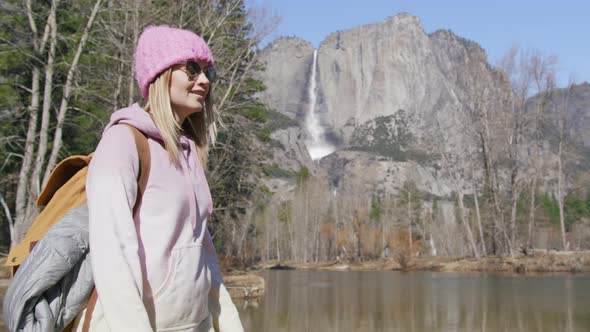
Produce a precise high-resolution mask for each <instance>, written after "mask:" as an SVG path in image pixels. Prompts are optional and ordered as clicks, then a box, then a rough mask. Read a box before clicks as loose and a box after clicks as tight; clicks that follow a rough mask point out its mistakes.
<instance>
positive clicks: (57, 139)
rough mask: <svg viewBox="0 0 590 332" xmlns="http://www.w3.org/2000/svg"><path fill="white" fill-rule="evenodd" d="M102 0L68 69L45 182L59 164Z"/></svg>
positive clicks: (98, 1) (93, 9)
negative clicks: (76, 86)
mask: <svg viewBox="0 0 590 332" xmlns="http://www.w3.org/2000/svg"><path fill="white" fill-rule="evenodd" d="M101 2H102V0H96V2H95V3H94V7H93V8H92V13H91V14H90V18H88V22H87V23H86V27H85V28H84V33H83V34H82V38H81V39H80V42H79V43H78V49H77V50H76V55H74V60H73V61H72V64H71V65H70V69H69V70H68V75H67V78H66V83H65V85H64V90H63V95H62V98H61V104H60V106H59V113H58V115H57V126H56V128H55V133H54V136H53V146H52V149H51V156H50V157H49V162H48V163H47V168H46V169H45V176H43V183H44V184H45V182H47V179H48V178H49V175H50V174H51V171H52V170H53V168H54V167H55V165H56V164H57V157H58V156H59V150H60V149H61V145H62V131H63V125H64V121H65V118H66V112H67V110H68V103H69V101H70V94H71V92H72V86H73V83H74V75H75V74H76V72H77V70H78V62H79V60H80V56H81V55H82V51H83V50H84V46H86V41H87V40H88V36H89V35H90V30H91V29H92V25H93V24H94V19H95V18H96V14H97V13H98V10H99V8H100V5H101Z"/></svg>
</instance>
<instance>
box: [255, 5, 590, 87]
mask: <svg viewBox="0 0 590 332" xmlns="http://www.w3.org/2000/svg"><path fill="white" fill-rule="evenodd" d="M250 3H255V4H256V6H258V7H264V8H266V9H267V10H269V11H270V12H272V13H274V14H276V15H278V16H279V17H281V22H280V24H279V26H278V28H277V30H276V31H275V32H274V33H273V34H272V35H271V36H270V37H269V38H267V39H265V40H264V41H263V45H265V44H267V43H268V42H270V41H272V40H274V39H275V38H277V37H279V36H297V37H301V38H303V39H305V40H307V41H309V42H311V43H312V44H313V45H314V46H316V47H317V46H318V45H319V44H320V42H321V41H322V40H323V39H324V38H325V37H326V36H327V35H328V34H330V33H331V32H334V31H337V30H345V29H350V28H353V27H355V26H359V25H363V24H368V23H375V22H381V21H383V19H385V18H386V17H388V16H393V15H395V14H397V13H401V12H406V13H410V14H413V15H416V16H418V17H420V20H421V22H422V26H423V27H424V30H425V31H426V32H433V31H435V30H437V29H450V30H452V31H453V32H454V33H456V34H458V35H460V36H462V37H465V38H468V39H471V40H473V41H475V42H477V43H479V44H480V45H481V46H482V47H483V48H484V49H485V50H486V52H487V54H488V59H489V61H490V62H492V63H494V62H495V61H496V60H497V59H498V58H500V57H501V56H502V55H503V54H505V53H506V51H507V50H508V49H509V48H510V47H511V45H513V44H515V43H516V44H518V45H519V46H521V47H523V48H526V49H537V50H539V51H541V52H543V53H544V54H547V55H549V54H552V55H556V56H557V57H558V59H559V63H558V67H557V69H558V78H559V84H560V85H561V86H563V85H565V84H567V82H568V79H569V78H570V76H571V75H573V78H574V80H575V82H578V83H580V82H583V81H588V82H590V1H586V0H579V1H575V0H559V1H557V0H555V1H548V0H537V1H533V0H520V1H519V0H512V1H508V0H495V1H492V0H472V1H467V0H447V1H444V0H439V1H435V0H429V1H426V0H422V1H418V0H415V1H410V0H389V1H386V0H360V1H359V0H357V1H351V0H341V1H337V0H315V1H314V0H250Z"/></svg>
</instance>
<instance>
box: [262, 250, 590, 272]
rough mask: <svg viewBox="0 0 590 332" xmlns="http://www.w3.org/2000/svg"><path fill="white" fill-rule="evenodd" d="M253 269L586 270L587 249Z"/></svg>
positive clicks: (273, 264)
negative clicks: (511, 255)
mask: <svg viewBox="0 0 590 332" xmlns="http://www.w3.org/2000/svg"><path fill="white" fill-rule="evenodd" d="M256 270H258V271H260V270H327V271H407V272H410V271H431V272H485V273H490V272H501V273H517V274H544V273H547V274H553V273H572V274H575V273H590V252H544V253H535V254H533V255H527V256H524V255H520V256H515V257H510V256H506V257H505V256H487V257H481V258H474V257H443V256H419V257H413V258H406V259H404V260H401V262H400V260H399V259H398V260H395V259H392V258H389V259H383V260H371V261H363V262H338V261H331V262H317V263H302V262H294V261H281V262H279V261H268V262H262V263H259V264H258V265H257V266H256Z"/></svg>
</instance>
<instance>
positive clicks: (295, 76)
mask: <svg viewBox="0 0 590 332" xmlns="http://www.w3.org/2000/svg"><path fill="white" fill-rule="evenodd" d="M313 52H314V49H313V47H312V46H311V45H310V44H309V43H307V42H305V41H303V40H301V39H298V38H282V39H279V40H277V41H275V42H274V43H272V44H270V45H269V46H268V47H266V48H265V49H264V50H262V51H261V52H260V59H261V61H262V62H263V64H264V65H265V69H264V70H263V71H262V72H261V73H260V78H261V79H262V80H263V82H264V83H265V85H266V86H267V90H266V91H264V92H263V93H261V95H260V99H261V100H262V101H264V102H265V103H267V105H269V106H270V107H271V108H273V109H274V110H276V111H279V112H281V113H283V114H285V115H287V116H289V117H290V118H293V119H298V120H302V119H303V118H304V116H305V112H306V111H307V110H308V109H309V105H308V103H309V96H308V94H309V93H308V85H309V79H310V76H311V70H312V61H313ZM317 54H318V55H317V72H316V75H317V77H318V80H317V91H316V92H317V104H316V110H317V112H318V115H319V118H320V121H321V123H322V124H323V125H324V126H325V128H327V129H328V134H329V136H330V137H332V141H333V142H336V143H337V144H338V151H337V152H335V153H333V154H332V155H329V156H327V157H324V158H323V159H322V160H321V162H320V163H319V164H318V163H313V162H311V161H310V160H309V159H308V158H306V157H301V154H303V153H304V149H303V148H302V147H301V143H300V142H299V143H296V140H294V139H293V137H294V134H295V132H297V136H301V141H305V136H306V135H308V134H307V133H306V131H305V128H304V126H305V124H304V121H300V127H301V128H300V129H299V131H298V130H296V129H290V131H283V132H276V133H274V134H273V138H274V139H276V140H278V141H280V142H282V144H283V147H284V150H283V151H282V152H281V151H276V153H275V156H276V157H275V158H279V160H280V162H279V163H280V164H281V165H284V167H287V168H289V169H291V170H292V169H293V168H294V167H295V166H294V165H293V164H292V162H288V161H286V160H285V156H287V155H293V156H295V155H297V154H299V156H297V157H296V158H298V163H299V164H300V165H307V166H306V167H310V168H312V169H313V168H314V167H315V168H317V169H321V170H322V171H321V172H320V171H317V172H319V173H321V174H326V176H328V177H329V179H330V180H331V182H332V184H333V185H334V186H337V187H345V186H346V182H347V181H353V180H354V181H357V182H358V181H360V182H363V183H366V185H367V186H368V187H370V188H373V189H375V190H378V191H380V192H393V193H395V192H397V191H398V190H399V189H400V188H401V187H402V185H403V183H404V182H405V181H413V182H415V183H416V185H417V187H418V189H419V190H421V191H423V192H426V193H429V194H431V195H434V196H438V197H440V198H442V199H445V198H446V199H449V200H450V199H451V196H452V193H453V192H455V191H456V190H457V189H460V190H462V191H463V192H464V193H469V192H471V188H472V185H473V184H472V183H463V182H461V181H464V180H459V181H451V178H452V177H453V176H451V175H450V174H449V170H448V169H446V168H447V167H446V166H445V164H444V163H443V162H442V159H443V158H441V153H440V151H448V152H449V154H452V155H453V156H454V157H453V159H452V161H451V162H450V163H449V162H447V164H453V165H456V164H461V162H462V161H464V160H469V159H470V158H472V157H470V154H474V153H476V152H474V151H468V150H466V148H465V147H466V146H467V144H466V142H467V141H470V142H473V141H474V133H473V131H472V130H473V128H468V127H466V123H470V121H466V116H469V114H470V112H471V113H473V111H474V110H478V109H481V108H482V107H484V106H482V104H483V103H486V106H485V107H487V109H488V110H491V111H494V110H495V109H499V107H502V106H503V105H502V103H503V102H505V101H506V100H507V99H508V98H509V97H510V94H511V90H510V84H509V82H508V81H507V79H506V78H505V77H504V75H503V74H502V73H500V72H498V71H496V70H495V69H493V68H492V67H491V66H490V65H489V64H488V62H487V56H486V54H485V52H484V51H483V49H482V48H481V47H480V46H479V45H478V44H476V43H474V42H472V41H468V40H466V39H464V38H461V37H459V36H457V35H455V34H453V33H452V32H450V31H446V30H439V31H436V32H434V33H431V34H427V33H425V31H424V30H423V28H422V27H421V25H420V21H419V19H418V18H417V17H415V16H412V15H409V14H400V15H397V16H394V17H390V18H387V19H386V20H385V21H384V22H382V23H377V24H369V25H364V26H360V27H357V28H354V29H350V30H347V31H338V32H335V33H332V34H331V35H329V36H328V37H327V38H326V39H325V40H324V41H323V42H322V43H321V44H320V47H319V49H318V50H317ZM585 91H586V90H585ZM577 93H578V94H581V95H583V94H584V93H586V92H582V91H578V92H577ZM588 100H590V98H589V99H588ZM586 106H587V105H586ZM504 107H505V105H504ZM588 113H590V112H586V114H588ZM472 122H473V119H471V123H472ZM490 126H501V123H500V122H498V123H490ZM504 130H506V129H504ZM497 131H498V132H501V131H502V128H500V129H499V130H497ZM579 132H580V133H581V135H582V136H583V141H584V142H586V143H587V142H588V141H589V139H588V136H587V135H588V134H587V133H588V132H590V130H589V131H586V132H583V131H579ZM500 136H502V135H500ZM503 137H507V136H506V135H504V136H503ZM491 143H492V144H493V142H491ZM435 146H436V149H435V148H434V147H435ZM434 150H437V151H439V152H437V153H435V152H433V151H434ZM279 155H281V156H282V157H279ZM286 159H289V158H288V157H287V158H286ZM289 163H291V165H288V164H289ZM319 173H318V174H319ZM450 219H454V218H453V217H452V216H451V217H450Z"/></svg>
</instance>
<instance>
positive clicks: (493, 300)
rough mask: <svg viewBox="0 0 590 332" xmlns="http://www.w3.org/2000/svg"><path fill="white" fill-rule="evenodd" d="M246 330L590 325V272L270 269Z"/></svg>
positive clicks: (246, 316) (247, 311)
mask: <svg viewBox="0 0 590 332" xmlns="http://www.w3.org/2000/svg"><path fill="white" fill-rule="evenodd" d="M265 278H266V281H267V289H266V294H265V297H264V298H263V299H262V300H261V301H260V303H259V305H258V306H257V307H252V306H248V307H245V308H244V307H243V308H242V310H241V316H242V321H243V323H244V327H245V328H246V330H247V331H409V332H418V331H489V332H492V331H493V332H495V331H571V332H575V331H590V277H589V276H579V275H577V276H572V275H553V276H505V275H491V274H449V273H430V272H415V273H399V272H328V271H268V272H267V274H266V276H265Z"/></svg>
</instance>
